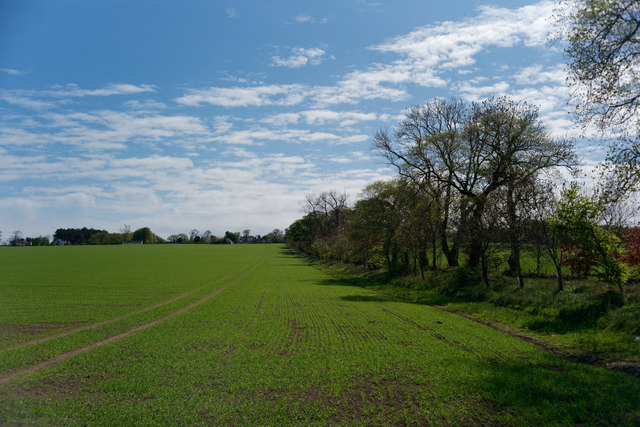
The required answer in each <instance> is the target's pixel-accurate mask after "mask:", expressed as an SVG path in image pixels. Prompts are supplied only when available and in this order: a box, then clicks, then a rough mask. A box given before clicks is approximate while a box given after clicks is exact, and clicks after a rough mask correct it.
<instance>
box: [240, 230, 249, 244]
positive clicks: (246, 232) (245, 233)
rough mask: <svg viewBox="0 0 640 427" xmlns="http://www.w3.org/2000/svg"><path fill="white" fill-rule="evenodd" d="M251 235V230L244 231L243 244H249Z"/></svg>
mask: <svg viewBox="0 0 640 427" xmlns="http://www.w3.org/2000/svg"><path fill="white" fill-rule="evenodd" d="M250 234H251V230H242V242H243V243H249V238H250V237H251V236H250Z"/></svg>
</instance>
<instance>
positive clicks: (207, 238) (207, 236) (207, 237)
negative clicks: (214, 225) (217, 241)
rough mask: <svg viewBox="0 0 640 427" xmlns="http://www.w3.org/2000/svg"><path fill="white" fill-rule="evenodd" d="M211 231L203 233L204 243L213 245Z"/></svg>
mask: <svg viewBox="0 0 640 427" xmlns="http://www.w3.org/2000/svg"><path fill="white" fill-rule="evenodd" d="M211 237H212V234H211V230H207V231H205V232H204V233H202V243H211Z"/></svg>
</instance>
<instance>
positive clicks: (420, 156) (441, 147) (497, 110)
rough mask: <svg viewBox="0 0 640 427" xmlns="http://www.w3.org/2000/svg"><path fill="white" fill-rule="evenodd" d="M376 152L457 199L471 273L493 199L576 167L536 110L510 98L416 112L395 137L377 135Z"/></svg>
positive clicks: (434, 105)
mask: <svg viewBox="0 0 640 427" xmlns="http://www.w3.org/2000/svg"><path fill="white" fill-rule="evenodd" d="M375 147H376V148H377V149H378V151H379V152H380V153H381V154H382V155H383V156H385V158H386V159H387V160H388V161H389V162H390V163H391V164H392V165H394V166H396V168H397V169H398V171H399V172H400V173H401V174H402V175H404V176H408V177H410V178H411V179H413V180H419V181H421V182H436V183H438V184H441V185H444V186H445V187H447V188H450V189H453V190H455V191H456V192H457V193H458V195H459V197H460V198H459V201H460V217H461V223H462V225H463V227H461V228H459V231H461V232H462V231H464V232H466V235H467V237H468V240H469V242H470V244H469V265H470V266H471V267H476V266H477V265H478V264H479V262H480V256H481V251H482V243H483V242H482V240H481V238H482V233H479V230H480V229H481V228H482V215H483V211H484V209H485V207H486V204H487V201H488V199H489V197H490V196H491V194H492V193H494V192H495V191H497V190H499V189H500V188H502V187H504V186H507V185H508V184H512V186H513V187H514V188H515V187H516V186H517V184H518V182H519V181H521V180H524V179H530V178H531V177H533V176H535V175H536V174H538V173H539V172H540V171H541V170H543V169H546V168H550V167H553V166H557V165H559V164H563V163H565V162H568V161H570V160H571V159H572V154H571V153H572V146H571V144H569V143H565V142H558V141H553V140H551V139H550V138H549V137H548V136H547V134H546V132H545V130H544V127H543V126H542V123H541V122H540V121H539V119H538V112H537V109H536V108H534V107H532V106H530V105H528V104H526V103H518V102H515V101H511V100H510V99H508V98H505V97H497V98H489V99H487V100H484V101H482V102H480V103H471V104H470V105H466V104H465V103H463V102H462V101H459V100H449V101H442V100H437V101H432V102H430V103H428V104H426V105H424V106H422V107H415V108H413V109H411V110H410V111H409V112H408V113H407V118H406V120H405V121H404V122H403V123H402V124H401V125H400V127H399V129H398V130H397V132H396V133H395V135H394V136H393V137H390V136H389V135H388V134H387V133H386V132H385V131H380V132H378V133H377V134H376V136H375ZM512 249H514V246H513V245H512ZM515 256H516V258H517V259H518V263H519V254H515ZM518 265H519V264H518Z"/></svg>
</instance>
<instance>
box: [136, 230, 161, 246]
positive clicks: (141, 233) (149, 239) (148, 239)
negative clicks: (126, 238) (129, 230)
mask: <svg viewBox="0 0 640 427" xmlns="http://www.w3.org/2000/svg"><path fill="white" fill-rule="evenodd" d="M132 239H133V240H138V241H141V242H143V243H145V244H147V243H156V242H157V236H156V235H155V234H153V233H152V232H151V230H150V229H149V227H142V228H138V229H137V230H136V231H134V232H133V237H132Z"/></svg>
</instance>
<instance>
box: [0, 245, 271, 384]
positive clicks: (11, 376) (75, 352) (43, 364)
mask: <svg viewBox="0 0 640 427" xmlns="http://www.w3.org/2000/svg"><path fill="white" fill-rule="evenodd" d="M265 257H266V254H265V255H263V257H262V258H261V259H260V260H259V261H258V262H256V263H255V264H253V266H251V267H250V268H249V270H247V271H245V272H244V273H242V274H241V275H240V276H238V277H236V278H235V279H233V280H232V281H231V282H229V283H227V284H226V285H224V286H221V287H219V288H217V289H216V290H214V291H212V292H210V293H209V294H207V295H206V296H204V297H203V298H201V299H199V300H198V301H195V302H193V303H191V304H189V305H187V306H185V307H182V308H181V309H179V310H176V311H174V312H171V313H169V314H165V315H164V316H162V317H160V318H158V319H156V320H153V321H151V322H149V323H145V324H143V325H140V326H136V327H135V328H132V329H129V330H128V331H124V332H121V333H119V334H117V335H113V336H111V337H109V338H105V339H103V340H100V341H97V342H94V343H92V344H89V345H86V346H84V347H79V348H76V349H75V350H71V351H67V352H66V353H62V354H59V355H57V356H55V357H52V358H51V359H48V360H45V361H43V362H40V363H37V364H35V365H31V366H27V367H25V368H22V369H18V370H16V371H14V372H12V373H10V374H8V375H5V376H2V377H0V386H4V385H6V384H8V383H10V382H12V381H14V380H16V379H18V378H20V377H23V376H25V375H28V374H32V373H35V372H37V371H39V370H41V369H45V368H48V367H51V366H53V365H56V364H58V363H60V362H63V361H65V360H67V359H69V358H71V357H73V356H77V355H78V354H82V353H86V352H88V351H91V350H93V349H95V348H98V347H102V346H104V345H107V344H111V343H114V342H117V341H120V340H122V339H124V338H127V337H130V336H131V335H133V334H135V333H136V332H140V331H143V330H145V329H148V328H150V327H152V326H156V325H158V324H160V323H162V322H164V321H166V320H169V319H171V318H172V317H175V316H178V315H180V314H182V313H184V312H186V311H188V310H190V309H192V308H193V307H196V306H198V305H200V304H202V303H204V302H206V301H208V300H210V299H211V298H213V297H215V296H216V295H218V294H219V293H220V292H222V291H224V290H225V289H227V288H228V287H229V286H231V285H233V284H235V283H237V282H239V281H240V280H242V279H244V278H245V277H247V276H248V275H249V273H251V272H252V271H254V270H255V269H256V268H258V266H259V265H260V264H261V263H262V262H263V261H264V259H265ZM228 276H229V275H227V276H225V277H228Z"/></svg>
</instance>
